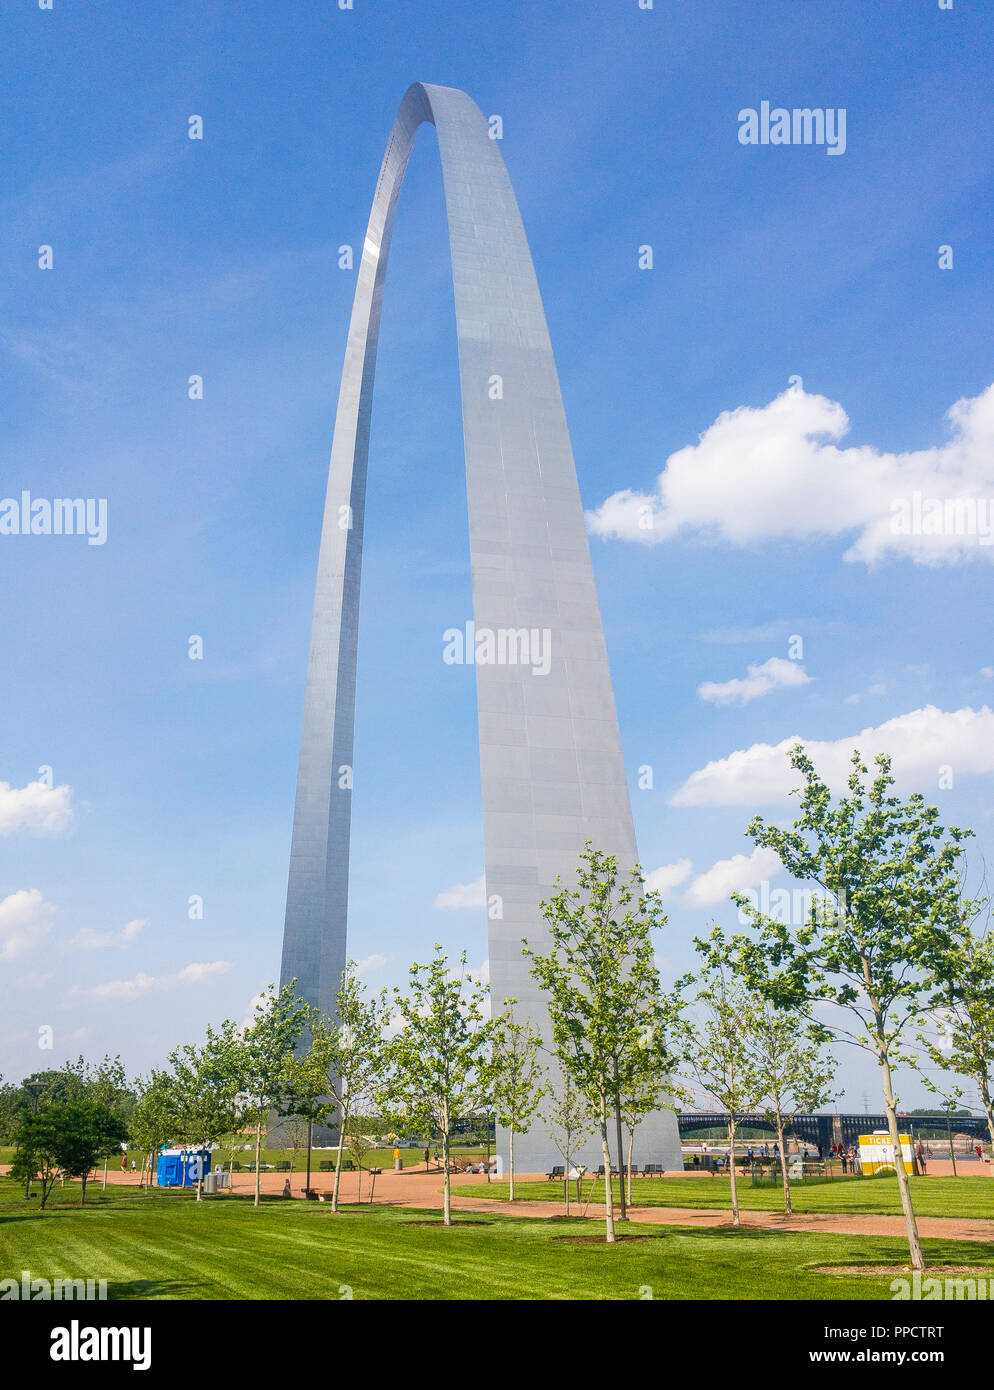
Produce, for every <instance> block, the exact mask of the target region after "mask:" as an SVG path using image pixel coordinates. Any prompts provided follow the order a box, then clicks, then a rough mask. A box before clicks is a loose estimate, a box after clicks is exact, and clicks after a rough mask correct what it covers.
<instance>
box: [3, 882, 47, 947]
mask: <svg viewBox="0 0 994 1390" xmlns="http://www.w3.org/2000/svg"><path fill="white" fill-rule="evenodd" d="M54 913H55V907H54V906H53V905H52V904H51V903H47V902H46V901H45V899H44V898H43V897H42V895H41V893H40V892H39V890H38V889H37V888H21V889H19V890H18V891H17V892H16V893H11V894H10V895H9V897H6V898H4V899H3V901H2V902H0V960H14V959H15V957H17V956H22V955H23V954H24V953H25V951H30V950H31V949H32V947H34V946H36V945H37V944H38V943H39V942H40V941H41V939H42V937H44V936H47V935H48V932H49V931H50V930H51V925H52V917H53V915H54Z"/></svg>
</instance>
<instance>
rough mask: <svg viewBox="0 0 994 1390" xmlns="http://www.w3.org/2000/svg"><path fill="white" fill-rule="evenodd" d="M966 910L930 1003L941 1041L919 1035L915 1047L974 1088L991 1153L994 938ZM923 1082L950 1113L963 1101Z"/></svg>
mask: <svg viewBox="0 0 994 1390" xmlns="http://www.w3.org/2000/svg"><path fill="white" fill-rule="evenodd" d="M969 906H970V909H971V910H970V912H969V913H968V914H967V915H966V916H965V918H964V920H963V922H962V925H961V930H960V932H959V934H958V936H957V938H956V940H955V941H954V942H953V944H952V947H951V949H950V952H949V958H948V960H947V961H946V963H945V968H944V969H943V971H942V980H941V983H940V984H939V985H938V987H937V989H936V990H935V992H934V994H933V996H932V999H931V1001H930V1002H931V1007H932V1009H933V1010H934V1011H935V1014H936V1017H937V1020H938V1021H939V1023H940V1026H941V1033H940V1036H939V1038H938V1040H936V1039H935V1038H933V1037H930V1036H929V1035H928V1034H927V1033H925V1032H920V1033H919V1034H918V1042H919V1043H920V1044H921V1047H922V1050H923V1052H924V1053H925V1056H926V1057H927V1058H928V1059H929V1061H930V1062H931V1063H932V1064H933V1066H935V1067H938V1068H939V1069H940V1070H941V1071H943V1072H945V1073H947V1074H952V1075H954V1076H960V1077H963V1078H965V1079H966V1080H967V1081H969V1082H971V1083H972V1085H973V1086H975V1087H976V1089H977V1095H978V1097H979V1100H980V1104H981V1105H982V1107H983V1110H984V1114H985V1116H986V1117H987V1130H988V1133H989V1134H990V1139H991V1145H992V1148H994V934H991V933H990V932H987V931H978V930H977V929H976V921H977V919H976V917H975V916H973V915H972V907H973V905H972V904H971V905H969ZM922 1079H923V1080H924V1082H925V1085H926V1086H927V1087H928V1088H929V1090H931V1091H933V1092H934V1093H935V1094H937V1095H942V1096H943V1097H944V1098H945V1099H946V1100H947V1102H948V1103H949V1106H950V1108H951V1106H952V1105H953V1104H955V1103H956V1102H957V1101H960V1100H962V1099H963V1091H962V1089H961V1088H960V1087H959V1086H956V1085H952V1086H951V1087H950V1088H949V1091H948V1092H947V1091H946V1090H943V1089H942V1088H941V1087H939V1086H937V1085H936V1084H935V1083H934V1082H933V1081H932V1080H930V1078H928V1077H927V1076H925V1077H923V1078H922Z"/></svg>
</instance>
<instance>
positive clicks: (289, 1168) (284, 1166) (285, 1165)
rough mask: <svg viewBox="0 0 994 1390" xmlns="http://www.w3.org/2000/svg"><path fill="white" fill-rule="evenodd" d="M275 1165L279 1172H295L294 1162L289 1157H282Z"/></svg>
mask: <svg viewBox="0 0 994 1390" xmlns="http://www.w3.org/2000/svg"><path fill="white" fill-rule="evenodd" d="M273 1166H274V1168H275V1169H276V1171H277V1173H292V1172H293V1164H292V1163H291V1162H290V1160H289V1159H288V1158H281V1159H280V1160H279V1162H278V1163H275V1164H274V1165H273Z"/></svg>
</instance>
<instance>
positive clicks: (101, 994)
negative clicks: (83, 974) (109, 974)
mask: <svg viewBox="0 0 994 1390" xmlns="http://www.w3.org/2000/svg"><path fill="white" fill-rule="evenodd" d="M154 984H155V977H154V976H152V975H146V974H145V973H144V971H142V970H139V972H138V974H137V975H136V976H135V977H134V979H133V980H107V981H106V982H105V983H104V984H102V985H94V986H93V988H92V989H89V990H87V991H86V993H87V994H90V995H92V996H93V998H94V999H138V998H139V997H140V996H141V995H143V994H147V993H148V991H149V990H150V989H151V988H152V987H153V985H154Z"/></svg>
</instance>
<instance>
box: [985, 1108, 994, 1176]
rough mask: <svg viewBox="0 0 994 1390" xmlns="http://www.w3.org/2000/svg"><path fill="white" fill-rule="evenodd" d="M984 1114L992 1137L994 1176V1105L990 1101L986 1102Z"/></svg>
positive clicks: (992, 1169)
mask: <svg viewBox="0 0 994 1390" xmlns="http://www.w3.org/2000/svg"><path fill="white" fill-rule="evenodd" d="M984 1112H985V1114H986V1115H987V1132H988V1133H989V1134H990V1136H991V1174H992V1176H994V1105H992V1104H991V1101H990V1099H985V1101H984Z"/></svg>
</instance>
